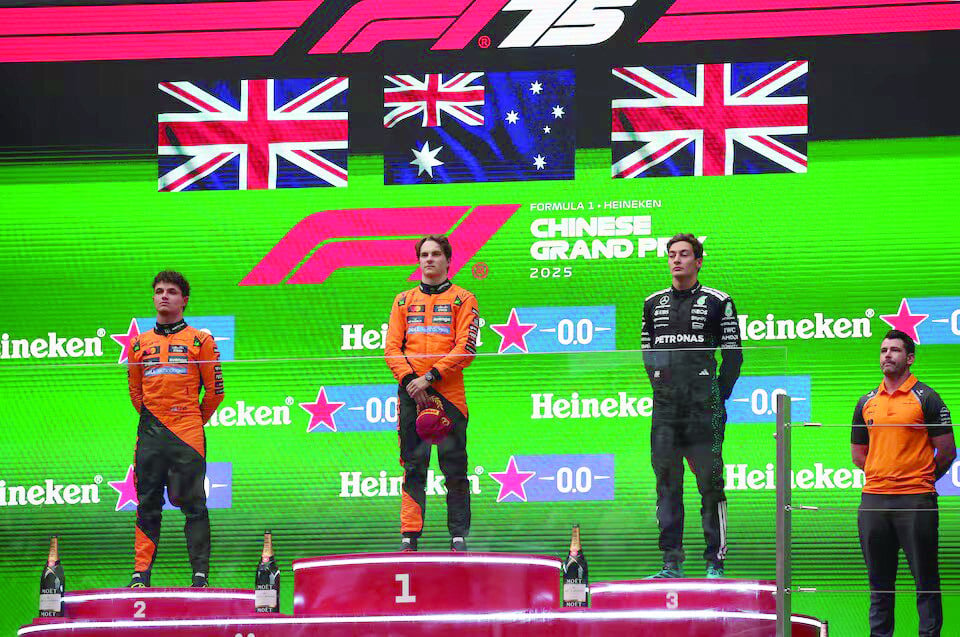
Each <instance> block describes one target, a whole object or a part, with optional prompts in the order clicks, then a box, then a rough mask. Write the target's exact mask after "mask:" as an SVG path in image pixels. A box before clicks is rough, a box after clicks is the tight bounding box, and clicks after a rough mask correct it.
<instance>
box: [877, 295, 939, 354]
mask: <svg viewBox="0 0 960 637" xmlns="http://www.w3.org/2000/svg"><path fill="white" fill-rule="evenodd" d="M928 316H930V315H929V314H911V313H910V305H909V304H908V303H907V299H900V309H899V310H898V311H897V313H896V314H881V315H880V318H881V319H883V320H884V322H886V323H887V325H889V326H890V327H892V328H893V329H895V330H900V331H901V332H903V333H905V334H906V335H907V336H909V337H910V338H912V339H913V341H914V342H915V343H919V342H920V337H919V336H918V335H917V326H918V325H920V324H921V323H923V322H924V321H925V320H926V319H927V317H928Z"/></svg>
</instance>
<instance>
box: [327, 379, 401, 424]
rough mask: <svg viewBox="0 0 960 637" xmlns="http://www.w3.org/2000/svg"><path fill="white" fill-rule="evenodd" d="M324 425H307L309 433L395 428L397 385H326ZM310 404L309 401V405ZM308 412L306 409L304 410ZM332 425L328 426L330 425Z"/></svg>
mask: <svg viewBox="0 0 960 637" xmlns="http://www.w3.org/2000/svg"><path fill="white" fill-rule="evenodd" d="M323 389H324V395H325V403H324V404H325V406H326V409H327V411H326V412H324V413H328V414H329V421H330V422H327V421H326V419H324V424H325V425H326V426H322V427H321V426H315V427H311V428H310V429H309V431H310V432H311V433H313V432H317V433H320V432H333V431H337V432H351V431H395V430H396V429H397V386H396V385H395V384H389V385H346V386H335V385H331V386H326V387H324V388H323ZM311 405H313V404H311ZM308 411H310V410H308ZM331 424H332V425H334V427H335V428H332V427H331V426H330V425H331Z"/></svg>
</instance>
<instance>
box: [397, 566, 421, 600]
mask: <svg viewBox="0 0 960 637" xmlns="http://www.w3.org/2000/svg"><path fill="white" fill-rule="evenodd" d="M393 579H394V580H396V581H398V582H400V594H399V595H397V596H396V597H395V598H394V599H395V600H396V602H397V603H398V604H412V603H414V602H416V601H417V596H416V595H411V594H410V574H409V573H397V574H396V575H394V576H393Z"/></svg>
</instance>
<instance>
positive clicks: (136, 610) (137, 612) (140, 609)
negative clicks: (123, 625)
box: [133, 599, 147, 618]
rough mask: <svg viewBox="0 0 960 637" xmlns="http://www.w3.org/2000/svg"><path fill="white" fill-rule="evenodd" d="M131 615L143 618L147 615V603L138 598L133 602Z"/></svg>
mask: <svg viewBox="0 0 960 637" xmlns="http://www.w3.org/2000/svg"><path fill="white" fill-rule="evenodd" d="M133 616H134V617H139V618H145V617H146V616H147V603H146V602H145V601H143V600H142V599H138V600H137V601H135V602H134V603H133Z"/></svg>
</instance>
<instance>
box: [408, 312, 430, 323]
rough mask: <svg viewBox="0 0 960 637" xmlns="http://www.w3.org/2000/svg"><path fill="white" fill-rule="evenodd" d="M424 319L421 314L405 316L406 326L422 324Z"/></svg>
mask: <svg viewBox="0 0 960 637" xmlns="http://www.w3.org/2000/svg"><path fill="white" fill-rule="evenodd" d="M424 319H426V317H425V316H424V315H423V314H413V315H410V316H407V324H408V325H414V324H417V323H423V321H424Z"/></svg>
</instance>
